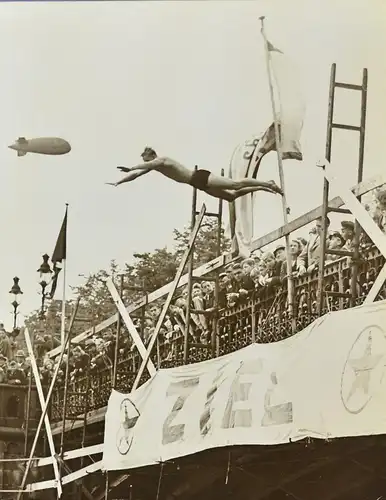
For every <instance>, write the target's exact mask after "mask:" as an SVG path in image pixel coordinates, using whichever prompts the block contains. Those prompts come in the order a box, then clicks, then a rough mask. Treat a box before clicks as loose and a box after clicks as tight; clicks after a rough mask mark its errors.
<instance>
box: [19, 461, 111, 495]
mask: <svg viewBox="0 0 386 500" xmlns="http://www.w3.org/2000/svg"><path fill="white" fill-rule="evenodd" d="M101 468H102V460H100V461H99V462H95V463H94V464H90V465H87V467H83V469H79V470H77V471H75V472H71V474H67V476H64V477H63V479H62V483H63V484H70V483H72V482H73V481H77V480H78V479H81V478H82V477H84V476H87V475H88V474H92V473H93V472H97V471H99V470H101ZM51 488H56V481H55V479H51V480H49V481H39V482H37V483H30V484H28V485H27V486H26V490H25V491H28V492H32V491H40V490H48V489H51Z"/></svg>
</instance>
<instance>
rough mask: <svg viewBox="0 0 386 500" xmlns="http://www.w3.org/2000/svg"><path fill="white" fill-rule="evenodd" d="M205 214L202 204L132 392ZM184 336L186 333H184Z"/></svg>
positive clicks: (155, 338)
mask: <svg viewBox="0 0 386 500" xmlns="http://www.w3.org/2000/svg"><path fill="white" fill-rule="evenodd" d="M205 212H206V207H205V203H203V205H202V208H201V211H200V215H199V216H198V217H197V219H196V222H195V224H194V227H193V230H192V233H191V235H190V238H189V243H188V247H187V249H186V250H185V253H184V255H183V257H182V259H181V262H180V264H179V266H178V269H177V273H176V276H175V278H174V281H173V283H172V286H171V288H170V290H169V294H168V296H167V298H166V301H165V303H164V305H163V307H162V311H161V314H160V315H159V317H158V320H157V324H156V327H155V330H154V333H153V335H152V337H151V339H150V342H149V346H148V348H147V351H146V353H145V357H143V361H142V363H141V366H140V367H139V370H138V373H137V376H136V377H135V380H134V384H133V388H132V391H135V390H136V388H137V387H138V384H139V382H140V380H141V377H142V374H143V372H144V370H145V368H146V365H147V364H148V363H150V355H151V351H152V349H153V347H154V344H155V342H156V340H157V338H158V334H159V331H160V330H161V327H162V323H163V322H164V319H165V316H166V313H167V312H168V309H169V305H170V302H171V301H172V298H173V295H174V292H175V291H176V290H177V287H178V283H179V281H180V279H181V276H182V273H183V272H184V268H185V266H186V263H187V262H188V259H189V257H190V254H191V253H192V251H193V245H194V242H195V240H196V237H197V234H198V231H199V230H200V227H201V223H202V219H203V218H204V216H205ZM187 317H188V318H189V317H190V315H189V314H188V313H187ZM185 335H186V332H185Z"/></svg>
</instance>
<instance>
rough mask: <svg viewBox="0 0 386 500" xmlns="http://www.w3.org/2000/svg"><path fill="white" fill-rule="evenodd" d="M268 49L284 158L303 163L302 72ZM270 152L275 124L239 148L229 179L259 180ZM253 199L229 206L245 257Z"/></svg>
mask: <svg viewBox="0 0 386 500" xmlns="http://www.w3.org/2000/svg"><path fill="white" fill-rule="evenodd" d="M267 48H268V51H269V55H270V64H271V71H272V76H273V86H274V96H275V105H276V113H277V120H278V125H279V133H280V137H281V143H282V144H281V146H282V147H281V152H282V157H283V160H289V159H291V160H299V161H301V160H302V159H303V155H302V150H301V145H300V136H301V132H302V128H303V121H304V114H305V104H304V99H303V96H302V93H301V85H300V79H299V72H298V71H297V70H296V65H295V64H294V63H293V62H292V61H291V60H290V59H289V58H288V57H287V56H285V55H284V54H283V53H282V52H281V51H280V50H278V49H276V48H275V47H274V46H273V45H272V44H271V43H270V42H268V43H267ZM270 151H276V140H275V127H274V124H273V123H272V124H270V126H269V127H268V128H267V130H266V131H265V132H264V134H263V135H262V136H260V137H259V136H254V137H252V138H251V139H250V140H248V141H245V142H244V143H242V144H239V145H238V146H237V148H236V149H235V150H234V152H233V155H232V158H231V161H230V166H229V177H231V178H233V179H240V178H242V177H253V178H256V177H257V174H258V170H259V166H260V164H261V161H262V159H263V157H264V156H265V155H266V154H267V153H269V152H270ZM254 199H255V196H242V197H240V198H238V199H237V200H235V202H234V203H233V204H230V205H229V207H230V215H229V222H230V235H231V237H232V240H233V241H232V243H233V249H232V250H233V251H238V253H239V254H240V255H241V256H244V257H248V256H249V255H250V246H251V243H252V241H253V211H254ZM232 205H233V206H232Z"/></svg>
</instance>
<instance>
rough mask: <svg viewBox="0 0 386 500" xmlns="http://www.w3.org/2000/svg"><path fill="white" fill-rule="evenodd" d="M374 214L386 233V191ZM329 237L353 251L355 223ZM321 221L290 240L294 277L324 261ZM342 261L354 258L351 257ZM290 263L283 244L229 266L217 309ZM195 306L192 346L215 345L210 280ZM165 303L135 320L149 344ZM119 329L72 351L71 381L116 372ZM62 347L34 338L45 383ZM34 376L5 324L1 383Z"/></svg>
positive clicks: (179, 320)
mask: <svg viewBox="0 0 386 500" xmlns="http://www.w3.org/2000/svg"><path fill="white" fill-rule="evenodd" d="M371 215H372V217H373V219H374V220H375V222H376V223H377V225H378V226H379V227H380V228H381V230H382V231H383V232H386V189H383V190H381V191H379V192H378V193H377V197H376V203H375V206H374V208H373V210H372V211H371ZM327 224H328V231H327V234H326V248H327V249H328V250H330V251H335V250H338V251H339V250H341V251H342V250H343V251H346V252H352V251H353V242H354V237H355V225H354V222H353V221H350V220H346V221H342V222H341V223H340V226H341V227H340V228H339V230H338V229H330V221H329V220H328V219H327ZM321 234H322V220H321V219H317V220H316V221H315V224H314V226H313V228H312V229H311V230H310V232H309V235H308V238H307V239H305V238H302V237H298V238H295V239H293V240H291V241H290V254H291V263H292V269H291V274H292V276H293V277H297V276H307V275H312V274H313V273H315V272H316V271H317V270H318V266H319V263H320V250H321ZM366 246H371V241H370V240H369V239H368V237H367V236H366V234H365V233H364V232H363V231H362V233H361V238H360V249H361V250H362V249H364V248H365V247H366ZM339 258H342V255H341V254H330V253H327V254H326V255H325V264H326V265H328V264H329V263H330V262H332V261H334V260H336V259H339ZM343 258H348V259H350V257H349V256H345V257H343ZM287 276H288V270H287V260H286V250H285V246H284V244H279V245H277V246H275V247H274V248H273V249H271V250H266V251H265V252H261V251H259V252H255V253H254V254H252V255H251V256H250V257H249V258H247V259H244V260H241V261H240V260H239V261H236V262H234V263H232V264H230V265H228V266H227V267H226V268H225V269H224V270H223V272H222V273H221V274H220V276H219V278H220V279H219V296H218V305H219V308H220V309H225V308H231V307H234V306H236V305H238V304H239V303H241V302H242V301H245V300H246V299H247V298H248V297H250V296H251V294H255V296H256V294H257V295H259V294H261V293H264V292H265V291H267V290H270V289H271V290H272V289H274V288H277V287H280V286H281V285H282V284H283V283H284V282H285V281H286V279H287ZM187 296H188V288H187V286H185V287H184V288H183V289H182V290H180V294H179V296H178V297H177V298H175V299H174V300H173V302H172V304H171V305H170V307H169V310H168V313H167V316H166V317H165V320H164V322H163V324H162V327H161V329H160V332H159V337H158V342H157V353H158V359H159V361H160V362H161V361H164V360H170V359H173V356H174V350H175V348H176V344H175V342H173V340H174V339H175V338H176V337H181V336H182V335H183V333H184V331H185V318H186V307H187V301H186V298H187ZM191 297H192V300H191V304H190V309H191V314H190V320H189V321H190V328H189V330H190V336H191V339H190V342H191V343H192V342H193V343H197V344H198V343H200V344H206V343H209V342H210V339H211V330H212V320H213V317H214V316H213V312H214V305H215V287H214V283H213V281H211V280H208V281H201V282H194V283H193V285H192V294H191ZM161 308H162V302H155V303H152V304H151V305H150V306H148V307H147V308H146V311H145V314H144V315H143V316H142V317H139V318H134V323H135V326H136V328H137V331H138V332H140V334H141V336H142V340H143V342H144V344H145V346H147V345H148V343H149V341H150V339H151V337H152V333H153V332H154V330H155V328H156V324H157V320H158V317H159V315H160V312H161ZM115 338H116V330H115V328H114V329H105V330H103V331H102V332H100V333H98V334H95V335H93V336H92V337H91V338H88V339H87V340H86V341H85V342H84V343H83V344H82V345H75V346H72V348H71V352H70V359H69V360H68V366H69V380H70V382H73V381H74V380H75V379H76V378H77V377H84V376H85V375H86V374H87V373H91V374H92V373H94V374H97V373H102V372H105V371H106V370H110V371H111V373H112V370H113V364H114V356H115ZM59 344H60V342H59V340H58V339H57V338H56V337H55V336H51V335H48V334H46V335H43V336H40V335H37V336H36V338H35V339H34V350H35V356H36V360H37V364H38V368H39V372H40V378H41V381H42V383H43V385H47V384H48V383H49V381H50V379H51V377H52V374H53V372H54V370H55V368H56V365H57V364H58V362H59V356H58V357H56V359H51V358H50V357H48V355H47V353H48V352H49V351H51V350H52V349H53V348H55V347H57V346H58V345H59ZM133 349H134V345H133V342H132V340H131V336H130V335H129V334H128V332H127V330H126V328H125V326H124V325H122V329H121V335H120V338H119V346H118V357H119V359H124V358H125V357H126V356H125V355H126V354H127V353H129V352H131V351H132V350H133ZM66 365H67V354H65V355H64V357H63V359H62V361H61V365H60V367H59V371H58V384H63V383H64V377H65V372H66ZM29 374H30V361H29V358H28V356H27V355H26V353H25V352H24V351H23V350H22V349H20V348H18V346H17V341H16V340H15V339H14V338H13V337H12V336H10V335H9V334H7V332H6V331H5V329H4V326H3V325H1V324H0V383H8V384H19V385H20V384H21V385H23V384H26V383H28V377H29Z"/></svg>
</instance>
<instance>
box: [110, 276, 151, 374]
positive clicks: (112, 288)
mask: <svg viewBox="0 0 386 500" xmlns="http://www.w3.org/2000/svg"><path fill="white" fill-rule="evenodd" d="M106 286H107V288H108V289H109V292H110V293H111V296H112V298H113V301H114V302H115V305H116V306H117V308H118V311H119V312H120V313H121V316H122V319H123V321H124V322H125V325H126V328H127V329H128V331H129V333H130V335H131V338H132V339H133V342H134V344H135V346H136V348H137V349H138V352H139V354H140V355H141V357H142V359H145V358H146V356H147V351H146V347H145V345H144V343H143V342H142V339H141V337H140V336H139V333H138V332H137V329H136V328H135V326H134V323H133V321H132V319H131V318H130V314H129V313H128V312H127V310H126V308H125V305H124V303H123V302H122V299H121V297H120V296H119V293H118V290H117V289H116V288H115V285H114V282H113V280H112V279H111V278H109V279H108V280H107V281H106ZM147 369H148V372H149V374H150V376H151V377H152V376H153V375H155V373H156V369H155V366H154V364H153V362H152V361H151V359H150V360H149V362H148V363H147Z"/></svg>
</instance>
